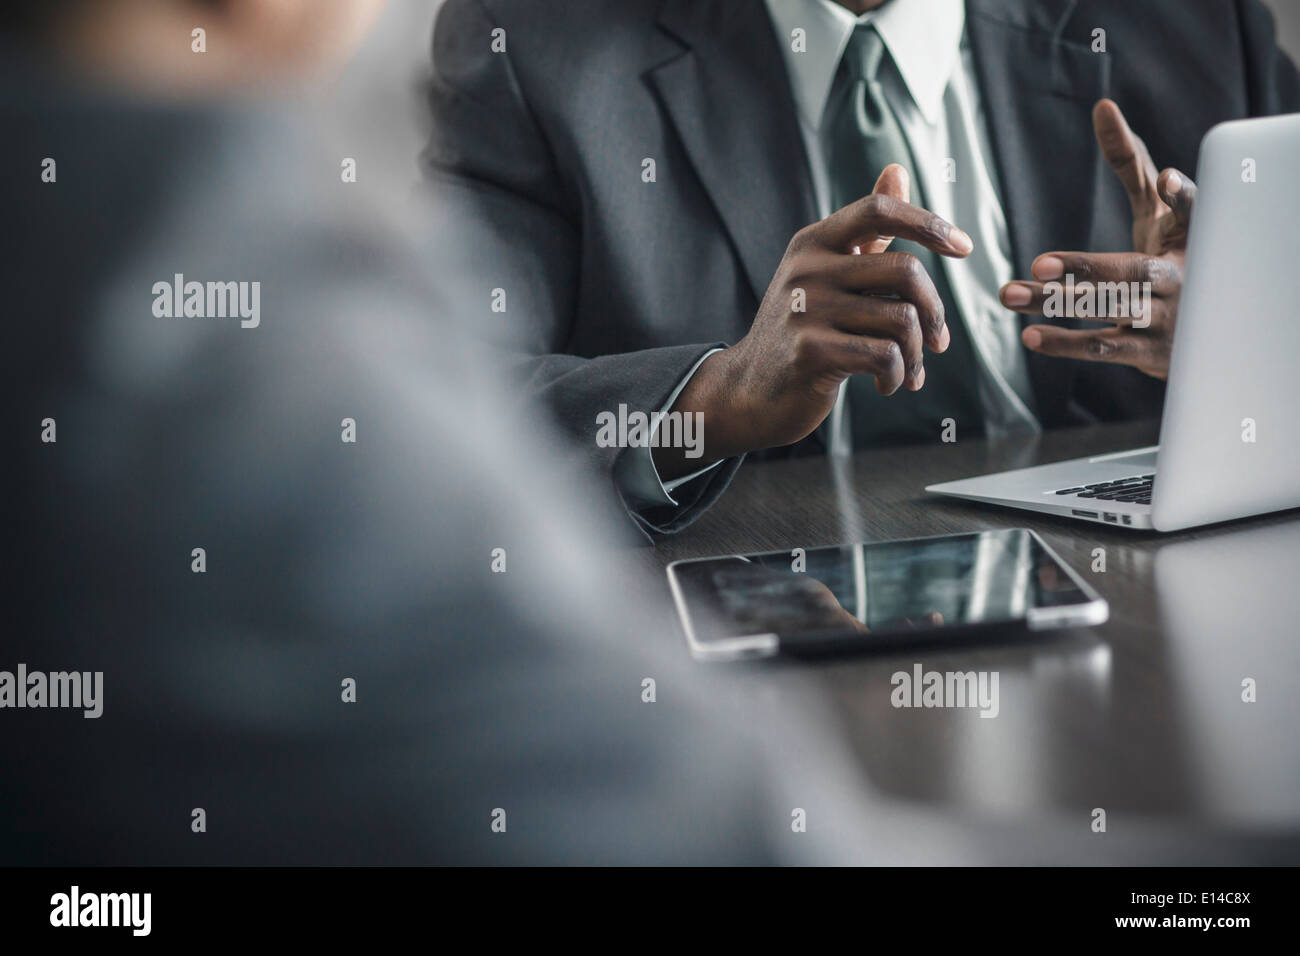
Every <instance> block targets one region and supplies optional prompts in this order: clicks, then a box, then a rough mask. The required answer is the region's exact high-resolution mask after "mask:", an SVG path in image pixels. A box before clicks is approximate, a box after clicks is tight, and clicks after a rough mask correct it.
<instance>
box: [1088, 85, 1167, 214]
mask: <svg viewBox="0 0 1300 956" xmlns="http://www.w3.org/2000/svg"><path fill="white" fill-rule="evenodd" d="M1092 127H1093V133H1094V134H1095V135H1096V137H1097V145H1098V146H1100V147H1101V154H1102V155H1103V156H1104V157H1106V162H1107V163H1108V164H1109V165H1110V168H1111V169H1112V170H1114V172H1115V175H1116V176H1118V177H1119V181H1120V182H1121V183H1123V184H1124V191H1125V192H1127V193H1128V199H1129V203H1130V205H1131V206H1132V207H1133V215H1134V216H1145V215H1149V214H1151V213H1152V212H1153V211H1154V210H1156V209H1158V208H1159V206H1160V195H1159V193H1158V192H1157V191H1156V166H1155V163H1153V162H1152V161H1151V154H1150V153H1148V152H1147V146H1146V143H1144V142H1142V138H1141V137H1140V136H1138V135H1137V133H1135V132H1133V130H1132V129H1130V128H1129V125H1128V121H1127V120H1125V119H1124V114H1123V113H1122V112H1121V111H1120V108H1119V106H1118V105H1116V103H1115V101H1114V100H1098V101H1097V104H1096V106H1094V107H1093V110H1092Z"/></svg>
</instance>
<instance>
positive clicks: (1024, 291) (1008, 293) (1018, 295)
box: [1002, 285, 1033, 305]
mask: <svg viewBox="0 0 1300 956" xmlns="http://www.w3.org/2000/svg"><path fill="white" fill-rule="evenodd" d="M1032 298H1033V295H1032V294H1031V293H1030V291H1029V287H1028V286H1024V285H1009V286H1007V287H1006V288H1005V289H1003V290H1002V301H1003V302H1005V303H1006V304H1007V305H1028V304H1029V300H1030V299H1032Z"/></svg>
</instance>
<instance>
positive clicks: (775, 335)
mask: <svg viewBox="0 0 1300 956" xmlns="http://www.w3.org/2000/svg"><path fill="white" fill-rule="evenodd" d="M908 195H909V184H908V182H907V173H906V172H905V171H904V170H903V168H902V167H901V166H889V167H886V169H885V171H884V172H882V173H881V174H880V179H879V180H878V181H877V183H876V187H875V189H874V190H873V191H872V193H871V195H869V196H865V197H863V198H862V199H859V200H857V201H856V202H853V203H850V204H849V205H847V206H845V207H844V208H843V209H840V210H838V211H837V212H834V213H832V214H831V215H829V216H827V217H826V218H825V219H823V220H821V221H820V222H815V223H813V224H812V225H810V226H807V227H805V228H803V229H801V230H799V232H797V233H796V234H795V236H794V238H793V239H791V240H790V245H789V246H788V247H787V249H786V252H785V256H784V257H783V258H782V259H781V264H780V265H779V266H778V267H777V270H776V275H775V276H774V277H773V279H772V282H771V284H770V285H769V286H768V288H767V294H766V295H765V296H764V297H763V302H762V304H761V305H760V306H759V309H758V314H757V315H756V316H755V318H754V323H753V325H752V326H751V327H750V330H749V332H748V333H747V334H746V335H745V337H744V338H742V339H741V340H740V341H739V342H737V343H736V344H735V345H733V346H732V347H731V348H729V349H725V350H724V351H721V352H718V353H716V354H714V355H712V356H710V357H709V358H708V359H706V360H705V362H704V363H703V364H702V365H701V366H700V367H699V369H698V370H697V371H696V373H695V375H694V376H693V377H692V378H691V380H690V382H688V383H687V385H686V388H684V389H683V390H682V393H681V395H679V396H678V398H677V401H676V402H675V403H674V405H673V409H672V410H673V411H681V412H697V411H698V412H703V413H704V419H703V424H704V429H703V431H704V454H703V457H702V458H695V459H689V460H688V459H686V458H685V457H684V456H683V455H682V452H681V450H680V449H673V448H657V449H655V451H654V456H655V466H656V468H657V469H658V470H659V474H660V476H661V477H662V478H664V479H666V480H668V479H672V478H675V477H678V476H680V475H683V474H686V473H687V472H688V471H691V470H694V469H697V468H699V467H700V466H701V465H702V464H707V463H708V462H711V461H717V460H719V459H722V458H730V457H733V456H735V455H739V454H743V453H745V452H748V451H754V450H756V449H760V448H771V447H775V446H778V445H790V444H793V443H794V442H797V441H799V440H800V439H802V438H805V437H806V436H808V435H810V434H811V433H812V432H813V431H814V430H815V429H816V428H817V426H818V425H820V424H821V423H822V421H824V420H825V418H826V416H827V415H829V414H830V411H831V408H832V407H833V406H834V404H835V398H836V395H837V394H838V392H839V387H840V383H841V382H843V381H844V379H846V378H848V377H849V376H850V375H853V374H867V375H872V376H874V377H875V380H876V389H877V390H878V391H879V392H880V393H881V394H882V395H892V394H893V393H894V392H896V391H897V390H898V389H899V388H900V387H905V388H907V389H908V390H911V391H916V390H918V389H920V388H921V386H922V385H923V384H924V383H925V364H924V360H923V354H922V353H923V349H924V348H929V349H931V350H932V351H935V352H942V351H944V349H946V348H947V347H948V343H949V334H948V328H947V325H946V324H945V321H944V314H943V302H942V300H941V299H940V297H939V293H938V292H937V291H936V289H935V286H934V282H933V281H932V280H931V278H930V276H929V275H928V274H927V273H926V271H925V268H924V266H922V264H921V261H920V260H919V259H917V258H916V257H915V256H913V255H911V254H910V253H906V252H888V251H887V250H888V247H889V244H890V243H891V242H892V241H893V239H894V237H901V238H903V239H910V240H912V241H914V242H916V243H918V244H920V245H922V246H925V247H926V248H927V249H930V250H932V251H934V252H936V253H938V254H940V255H944V256H950V257H953V258H962V257H965V256H967V255H969V254H970V252H971V249H972V248H973V246H972V243H971V240H970V237H969V236H967V235H966V233H964V232H962V231H961V230H960V229H958V228H957V227H956V226H953V225H951V224H950V223H948V222H946V221H944V220H943V219H940V218H939V217H938V216H936V215H934V214H933V213H931V212H927V211H926V210H924V209H921V208H918V207H917V206H913V205H911V204H910V203H909V202H908ZM800 305H802V307H803V308H802V311H801V310H800V309H799V306H800Z"/></svg>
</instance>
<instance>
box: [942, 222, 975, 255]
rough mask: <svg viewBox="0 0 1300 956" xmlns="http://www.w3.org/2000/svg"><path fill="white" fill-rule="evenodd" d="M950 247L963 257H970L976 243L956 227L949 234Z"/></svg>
mask: <svg viewBox="0 0 1300 956" xmlns="http://www.w3.org/2000/svg"><path fill="white" fill-rule="evenodd" d="M948 245H950V246H952V247H953V248H954V249H956V250H957V251H958V252H960V253H961V254H962V255H963V256H968V255H970V254H971V252H972V250H974V248H975V243H973V242H971V241H970V236H968V235H966V233H964V232H962V231H961V230H960V229H958V228H957V227H956V226H953V227H952V229H951V230H949V232H948Z"/></svg>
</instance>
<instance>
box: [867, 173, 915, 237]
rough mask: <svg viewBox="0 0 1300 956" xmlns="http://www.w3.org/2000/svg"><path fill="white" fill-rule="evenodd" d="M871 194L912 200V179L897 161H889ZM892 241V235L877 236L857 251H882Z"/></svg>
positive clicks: (905, 200) (906, 200) (904, 200)
mask: <svg viewBox="0 0 1300 956" xmlns="http://www.w3.org/2000/svg"><path fill="white" fill-rule="evenodd" d="M871 193H872V195H876V194H877V193H879V194H880V195H882V196H892V197H893V198H895V199H901V200H902V201H903V202H911V201H912V180H911V177H910V176H908V174H907V170H906V169H904V168H903V167H902V166H900V165H898V163H890V164H889V165H888V166H886V167H885V168H884V169H882V170H881V171H880V176H879V178H878V179H877V180H876V185H875V186H873V187H872V189H871ZM893 241H894V237H893V236H877V237H876V238H875V239H873V240H872V241H871V242H869V243H867V244H866V245H865V246H859V247H858V251H859V252H863V253H868V254H871V253H878V252H884V251H885V250H886V249H888V248H889V244H890V243H891V242H893Z"/></svg>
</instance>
